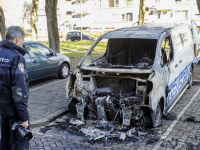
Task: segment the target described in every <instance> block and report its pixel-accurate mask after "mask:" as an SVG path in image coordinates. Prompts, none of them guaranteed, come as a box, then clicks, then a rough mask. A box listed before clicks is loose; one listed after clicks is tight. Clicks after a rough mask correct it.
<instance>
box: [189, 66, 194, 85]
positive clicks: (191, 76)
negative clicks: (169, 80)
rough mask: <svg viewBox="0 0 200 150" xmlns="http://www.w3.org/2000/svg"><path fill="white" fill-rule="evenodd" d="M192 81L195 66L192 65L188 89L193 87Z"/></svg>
mask: <svg viewBox="0 0 200 150" xmlns="http://www.w3.org/2000/svg"><path fill="white" fill-rule="evenodd" d="M192 83H193V68H192V66H191V68H190V73H189V77H188V84H189V86H188V89H190V88H191V87H192Z"/></svg>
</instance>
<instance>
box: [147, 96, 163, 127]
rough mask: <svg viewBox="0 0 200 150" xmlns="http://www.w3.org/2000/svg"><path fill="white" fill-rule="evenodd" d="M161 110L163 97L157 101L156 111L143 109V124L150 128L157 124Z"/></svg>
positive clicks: (159, 120)
mask: <svg viewBox="0 0 200 150" xmlns="http://www.w3.org/2000/svg"><path fill="white" fill-rule="evenodd" d="M163 111H164V98H163V97H162V98H161V99H160V101H159V102H158V104H157V107H156V111H154V110H150V109H143V112H144V124H145V126H146V127H151V128H154V127H157V126H159V125H160V124H161V122H162V115H163Z"/></svg>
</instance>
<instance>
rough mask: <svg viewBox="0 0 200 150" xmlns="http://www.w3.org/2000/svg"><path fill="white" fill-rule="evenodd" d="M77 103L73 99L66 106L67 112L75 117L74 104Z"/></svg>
mask: <svg viewBox="0 0 200 150" xmlns="http://www.w3.org/2000/svg"><path fill="white" fill-rule="evenodd" d="M78 102H79V101H78V100H77V99H75V98H73V99H72V100H71V102H70V103H69V105H68V110H69V113H70V114H72V115H76V113H77V111H76V104H77V103H78Z"/></svg>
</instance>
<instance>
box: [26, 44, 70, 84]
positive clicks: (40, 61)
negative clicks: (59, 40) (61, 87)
mask: <svg viewBox="0 0 200 150" xmlns="http://www.w3.org/2000/svg"><path fill="white" fill-rule="evenodd" d="M23 48H24V49H25V50H26V51H27V53H26V54H25V56H24V57H25V60H26V67H27V72H28V76H29V81H33V80H36V79H40V78H44V77H47V76H52V75H58V77H59V78H61V79H64V78H67V76H68V74H69V70H70V59H69V58H68V57H67V56H65V55H61V54H58V53H55V52H54V51H53V50H52V49H50V48H48V47H46V46H45V45H43V44H41V43H38V42H23Z"/></svg>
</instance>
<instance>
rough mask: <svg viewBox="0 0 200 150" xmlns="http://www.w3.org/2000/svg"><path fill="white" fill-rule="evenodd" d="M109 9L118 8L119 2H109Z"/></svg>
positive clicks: (111, 0)
mask: <svg viewBox="0 0 200 150" xmlns="http://www.w3.org/2000/svg"><path fill="white" fill-rule="evenodd" d="M109 7H119V0H109Z"/></svg>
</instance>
